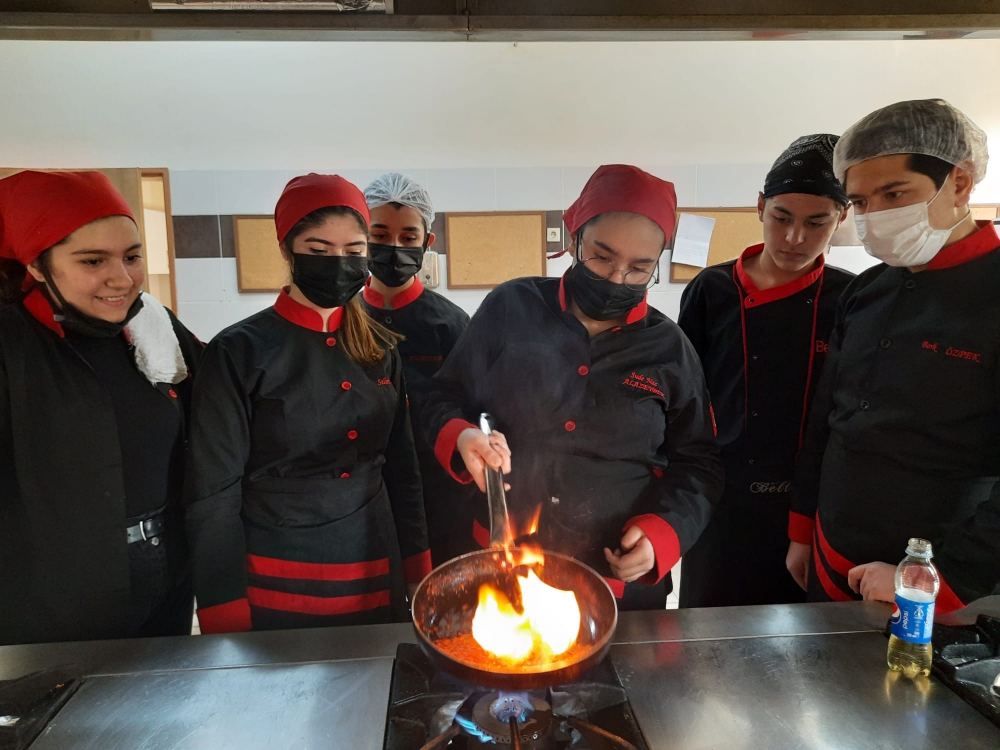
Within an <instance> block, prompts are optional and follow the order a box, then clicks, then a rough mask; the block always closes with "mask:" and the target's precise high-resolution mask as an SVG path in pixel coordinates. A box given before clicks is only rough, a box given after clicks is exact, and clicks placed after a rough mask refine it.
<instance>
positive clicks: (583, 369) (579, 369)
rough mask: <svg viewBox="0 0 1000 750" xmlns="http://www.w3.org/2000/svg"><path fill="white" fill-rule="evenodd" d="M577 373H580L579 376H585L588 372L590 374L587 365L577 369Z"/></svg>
mask: <svg viewBox="0 0 1000 750" xmlns="http://www.w3.org/2000/svg"><path fill="white" fill-rule="evenodd" d="M577 372H578V373H580V374H581V375H586V374H587V373H588V372H590V368H589V367H587V365H580V367H579V368H578V369H577Z"/></svg>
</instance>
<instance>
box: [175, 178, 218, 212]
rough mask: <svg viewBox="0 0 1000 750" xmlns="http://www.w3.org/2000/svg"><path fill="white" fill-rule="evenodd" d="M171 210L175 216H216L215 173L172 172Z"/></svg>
mask: <svg viewBox="0 0 1000 750" xmlns="http://www.w3.org/2000/svg"><path fill="white" fill-rule="evenodd" d="M170 210H171V212H172V213H173V214H174V215H175V216H215V215H217V214H219V213H220V211H219V201H218V199H217V197H216V194H215V172H182V171H177V172H174V171H172V172H170Z"/></svg>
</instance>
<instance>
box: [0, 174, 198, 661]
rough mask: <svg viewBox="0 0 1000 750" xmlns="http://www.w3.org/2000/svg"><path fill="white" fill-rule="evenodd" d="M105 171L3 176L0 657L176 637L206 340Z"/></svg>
mask: <svg viewBox="0 0 1000 750" xmlns="http://www.w3.org/2000/svg"><path fill="white" fill-rule="evenodd" d="M142 252H143V247H142V238H141V235H140V233H139V229H138V227H137V226H136V222H135V220H134V219H133V216H132V211H131V209H130V208H129V206H128V204H127V203H126V202H125V199H124V198H122V196H121V195H120V194H119V193H118V191H117V190H115V188H114V187H113V186H112V185H111V183H110V181H109V180H108V179H107V177H105V176H104V175H102V174H100V173H99V172H34V171H24V172H18V173H16V174H14V175H12V176H10V177H7V178H6V179H3V180H0V599H2V600H3V601H4V602H5V607H4V613H3V616H2V617H0V644H12V643H38V642H46V641H74V640H91V639H99V638H133V637H145V636H165V635H183V634H187V633H190V632H191V610H192V594H191V579H190V570H189V566H188V555H187V548H186V542H185V538H184V527H183V520H182V511H181V494H182V488H183V475H184V437H185V433H186V431H187V430H186V424H187V422H188V419H187V415H188V407H189V404H190V395H191V375H192V373H193V372H194V370H195V368H196V367H197V365H198V361H199V358H200V354H201V344H200V343H199V342H198V341H197V339H195V337H194V336H193V335H192V334H191V333H190V332H189V331H188V330H187V329H186V328H184V326H183V325H181V324H180V323H179V322H178V321H177V319H176V318H175V317H174V316H173V314H172V313H171V312H170V311H169V310H167V309H165V308H164V307H163V306H162V305H161V304H160V303H159V302H157V301H156V299H155V298H153V297H152V296H150V295H148V294H144V293H143V292H142V291H141V290H142V285H143V283H144V280H145V267H144V263H143V259H142Z"/></svg>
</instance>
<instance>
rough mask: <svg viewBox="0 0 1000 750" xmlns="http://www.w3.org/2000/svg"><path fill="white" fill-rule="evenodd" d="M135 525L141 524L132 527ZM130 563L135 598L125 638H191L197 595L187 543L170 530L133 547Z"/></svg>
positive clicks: (130, 553) (129, 549)
mask: <svg viewBox="0 0 1000 750" xmlns="http://www.w3.org/2000/svg"><path fill="white" fill-rule="evenodd" d="M134 523H138V521H137V520H136V521H129V523H128V525H129V526H131V525H133V524H134ZM122 533H123V534H124V531H123V532H122ZM128 560H129V572H130V578H131V596H130V597H129V605H128V617H127V621H126V632H125V634H124V635H123V636H122V637H125V638H152V637H159V636H166V635H190V634H191V618H192V615H193V612H194V593H193V588H192V585H191V573H190V569H189V566H188V561H187V550H186V545H185V543H184V539H183V538H182V537H179V535H178V534H177V533H176V531H175V530H174V529H173V528H168V529H167V530H166V531H164V533H163V534H161V535H160V536H158V537H154V538H152V539H147V540H145V541H141V542H133V543H132V544H130V545H129V546H128Z"/></svg>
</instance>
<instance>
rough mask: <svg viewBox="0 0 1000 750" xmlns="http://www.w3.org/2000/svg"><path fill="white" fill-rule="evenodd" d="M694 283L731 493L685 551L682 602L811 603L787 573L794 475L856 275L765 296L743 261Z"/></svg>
mask: <svg viewBox="0 0 1000 750" xmlns="http://www.w3.org/2000/svg"><path fill="white" fill-rule="evenodd" d="M763 250H764V246H763V245H762V244H761V245H755V246H753V247H750V248H747V250H746V251H745V252H744V253H743V255H742V256H741V257H740V258H739V259H738V260H735V261H732V262H729V263H722V264H721V265H718V266H713V267H712V268H707V269H705V270H704V271H702V272H701V273H700V274H698V276H697V277H695V279H694V280H693V281H692V282H691V283H690V284H688V286H687V288H686V289H685V290H684V296H683V297H682V299H681V312H680V317H679V318H678V324H679V325H680V327H681V328H682V329H683V330H684V333H686V334H687V336H688V338H689V339H690V340H691V343H692V344H693V345H694V348H695V350H696V351H697V352H698V356H699V357H701V362H702V365H703V367H704V370H705V379H706V381H707V382H708V391H709V393H710V394H711V396H712V405H713V406H714V407H715V419H716V422H717V424H718V429H719V436H718V439H719V447H720V448H721V449H722V460H723V463H724V464H725V467H726V489H725V492H724V493H723V496H722V499H721V500H720V502H719V505H718V507H716V509H715V513H714V515H713V516H712V520H711V522H710V523H709V525H708V528H706V529H705V532H704V533H703V534H702V535H701V537H700V538H699V539H698V541H697V543H696V544H695V545H694V547H692V548H691V550H690V551H689V552H688V553H687V554H685V555H684V561H683V562H684V565H683V571H684V573H683V575H682V576H681V594H680V604H681V606H682V607H721V606H737V605H744V604H781V603H791V602H798V601H805V592H804V591H802V589H801V588H799V586H798V585H797V584H796V583H795V581H794V580H793V579H792V577H791V575H789V573H788V570H787V569H786V568H785V556H786V553H787V552H788V534H787V524H788V512H789V492H790V486H791V479H792V469H793V467H794V464H795V458H796V455H797V454H798V451H799V447H800V445H801V442H802V435H803V432H804V430H805V422H806V415H807V413H808V407H809V403H810V401H811V399H812V395H813V392H814V391H815V388H816V384H817V382H818V381H819V374H820V371H821V368H822V366H823V362H824V360H825V359H826V352H827V348H828V345H829V335H830V331H831V330H832V329H833V323H834V318H835V315H836V308H837V300H838V299H839V298H840V295H841V293H842V292H843V291H844V289H845V288H846V287H847V285H848V284H849V283H850V281H851V279H852V278H853V275H852V274H850V273H847V272H846V271H841V270H840V269H837V268H830V267H827V266H825V264H824V258H823V256H820V258H819V260H818V262H817V266H816V268H815V269H813V270H812V271H811V272H809V273H807V274H805V275H804V276H802V277H800V278H798V279H796V280H795V281H792V282H789V283H787V284H783V285H781V286H777V287H773V288H770V289H765V290H760V289H758V288H757V286H756V285H755V284H754V282H753V279H751V278H750V276H749V275H747V273H746V271H745V270H744V266H743V264H744V263H745V262H746V260H747V259H748V258H751V257H753V256H755V255H759V254H760V253H761V252H763Z"/></svg>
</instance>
